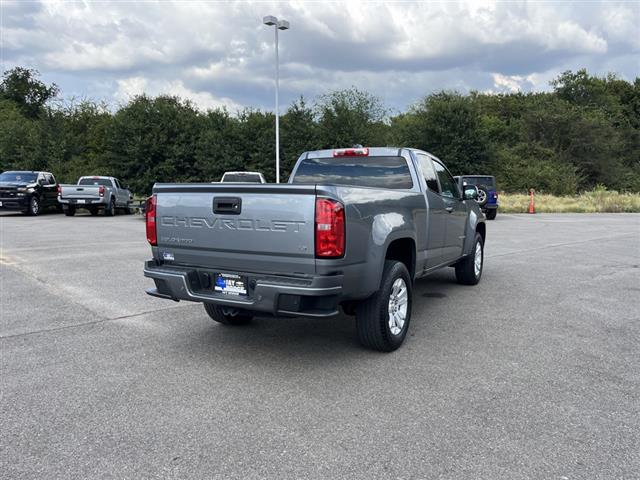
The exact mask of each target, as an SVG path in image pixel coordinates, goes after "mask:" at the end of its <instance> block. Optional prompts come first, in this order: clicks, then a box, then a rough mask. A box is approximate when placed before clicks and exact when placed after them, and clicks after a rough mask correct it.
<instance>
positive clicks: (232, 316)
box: [204, 303, 253, 326]
mask: <svg viewBox="0 0 640 480" xmlns="http://www.w3.org/2000/svg"><path fill="white" fill-rule="evenodd" d="M204 310H205V311H206V312H207V314H208V315H209V316H210V317H211V318H212V319H213V320H215V321H216V322H218V323H222V324H223V325H233V326H235V325H246V324H247V323H249V322H250V321H251V319H252V318H253V317H252V316H251V315H246V314H242V313H239V311H238V310H237V309H234V308H229V309H226V308H224V307H220V306H218V305H214V304H213V303H205V304H204Z"/></svg>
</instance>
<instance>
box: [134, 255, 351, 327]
mask: <svg viewBox="0 0 640 480" xmlns="http://www.w3.org/2000/svg"><path fill="white" fill-rule="evenodd" d="M211 271H212V269H197V268H185V267H173V266H168V265H157V264H156V262H155V261H154V260H149V261H147V262H146V263H145V268H144V275H145V277H149V278H151V279H153V280H154V282H155V284H156V288H151V289H148V290H147V294H148V295H151V296H154V297H158V298H164V299H168V300H174V301H179V300H187V301H191V302H206V303H214V304H217V305H223V306H227V307H236V308H240V309H244V310H249V311H252V312H264V313H268V314H272V315H285V316H300V317H330V316H333V315H337V314H338V313H339V312H338V305H339V300H340V295H341V293H342V282H343V276H342V275H326V276H305V277H287V276H279V275H278V276H276V275H265V274H257V273H251V272H230V273H235V274H238V275H242V276H244V277H246V278H247V279H248V284H249V292H248V295H247V296H235V295H226V294H222V293H217V292H214V291H213V289H212V288H207V286H204V285H203V282H202V281H201V279H202V275H203V273H204V274H206V273H207V272H211Z"/></svg>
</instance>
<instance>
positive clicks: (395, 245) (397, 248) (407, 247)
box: [384, 237, 416, 280]
mask: <svg viewBox="0 0 640 480" xmlns="http://www.w3.org/2000/svg"><path fill="white" fill-rule="evenodd" d="M384 259H385V260H396V261H398V262H402V263H404V265H405V267H407V270H409V276H410V277H411V279H412V280H413V278H414V277H415V272H416V243H415V242H414V240H413V238H409V237H404V238H397V239H395V240H393V241H392V242H391V243H389V245H388V246H387V251H386V253H385V256H384Z"/></svg>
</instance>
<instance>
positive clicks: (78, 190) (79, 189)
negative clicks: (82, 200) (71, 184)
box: [76, 188, 84, 192]
mask: <svg viewBox="0 0 640 480" xmlns="http://www.w3.org/2000/svg"><path fill="white" fill-rule="evenodd" d="M76 191H77V192H82V191H84V188H76Z"/></svg>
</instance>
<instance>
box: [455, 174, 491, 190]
mask: <svg viewBox="0 0 640 480" xmlns="http://www.w3.org/2000/svg"><path fill="white" fill-rule="evenodd" d="M462 181H463V182H464V183H465V184H467V185H476V186H485V187H491V188H496V179H495V178H493V177H462Z"/></svg>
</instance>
